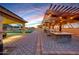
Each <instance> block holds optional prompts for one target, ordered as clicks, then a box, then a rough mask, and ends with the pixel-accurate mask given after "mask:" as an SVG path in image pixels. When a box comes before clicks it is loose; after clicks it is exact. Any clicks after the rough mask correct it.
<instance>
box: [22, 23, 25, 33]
mask: <svg viewBox="0 0 79 59" xmlns="http://www.w3.org/2000/svg"><path fill="white" fill-rule="evenodd" d="M22 25H23V34H25V23H23V24H22Z"/></svg>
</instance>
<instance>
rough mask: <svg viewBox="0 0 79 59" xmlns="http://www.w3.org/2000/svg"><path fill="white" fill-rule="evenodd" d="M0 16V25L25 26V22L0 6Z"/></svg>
mask: <svg viewBox="0 0 79 59" xmlns="http://www.w3.org/2000/svg"><path fill="white" fill-rule="evenodd" d="M0 15H1V16H2V19H3V20H2V24H25V23H27V21H25V20H24V19H22V18H21V17H19V16H18V15H16V14H15V13H13V12H11V11H9V10H8V9H6V8H4V7H2V6H0Z"/></svg>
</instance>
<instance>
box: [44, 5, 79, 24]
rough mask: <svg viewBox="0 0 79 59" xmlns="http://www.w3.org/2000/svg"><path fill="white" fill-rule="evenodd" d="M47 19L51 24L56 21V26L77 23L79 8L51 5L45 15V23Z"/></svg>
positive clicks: (78, 20)
mask: <svg viewBox="0 0 79 59" xmlns="http://www.w3.org/2000/svg"><path fill="white" fill-rule="evenodd" d="M47 18H48V21H49V22H51V21H55V22H54V24H55V25H56V24H59V23H60V22H61V21H62V23H63V25H64V24H67V23H76V22H79V8H78V7H73V6H64V5H57V4H55V5H53V4H51V5H50V7H49V9H48V10H47V11H46V13H45V17H44V20H43V21H45V19H47ZM53 18H55V19H53ZM46 21H47V20H46Z"/></svg>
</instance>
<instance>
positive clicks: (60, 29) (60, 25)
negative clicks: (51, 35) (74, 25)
mask: <svg viewBox="0 0 79 59" xmlns="http://www.w3.org/2000/svg"><path fill="white" fill-rule="evenodd" d="M59 31H60V32H61V31H62V24H61V23H60V24H59Z"/></svg>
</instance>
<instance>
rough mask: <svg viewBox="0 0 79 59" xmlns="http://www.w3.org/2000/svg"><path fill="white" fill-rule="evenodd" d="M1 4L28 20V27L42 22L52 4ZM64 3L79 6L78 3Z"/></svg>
mask: <svg viewBox="0 0 79 59" xmlns="http://www.w3.org/2000/svg"><path fill="white" fill-rule="evenodd" d="M54 4H58V3H54ZM61 4H62V3H61ZM0 5H2V6H3V7H5V8H7V9H8V10H10V11H12V12H13V13H15V14H16V15H18V16H20V17H21V18H23V19H24V20H26V21H28V23H26V27H36V26H37V25H39V24H41V22H42V20H43V17H44V14H45V12H46V10H47V9H48V8H49V6H50V4H49V3H2V4H0ZM62 5H70V6H76V7H79V4H78V3H76V4H74V3H73V4H62Z"/></svg>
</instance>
